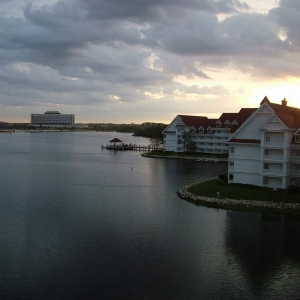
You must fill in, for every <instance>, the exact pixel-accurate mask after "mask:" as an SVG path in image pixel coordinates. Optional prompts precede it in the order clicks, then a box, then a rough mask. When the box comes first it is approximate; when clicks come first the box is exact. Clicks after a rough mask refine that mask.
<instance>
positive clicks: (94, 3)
mask: <svg viewBox="0 0 300 300" xmlns="http://www.w3.org/2000/svg"><path fill="white" fill-rule="evenodd" d="M79 3H81V6H82V7H84V8H85V9H86V10H87V11H88V13H89V15H90V16H92V17H94V18H97V19H101V20H103V19H126V20H131V21H135V22H139V23H140V22H141V23H143V22H153V21H156V22H157V21H160V20H162V19H165V18H166V17H167V18H168V15H169V16H173V17H176V16H177V17H178V16H180V15H181V14H182V13H184V11H185V10H187V9H193V10H203V11H207V12H213V13H229V12H235V11H237V10H246V9H249V6H248V5H247V4H246V3H245V2H242V1H239V0H201V1H197V0H185V1H181V0H152V1H147V0H131V1H122V0H79Z"/></svg>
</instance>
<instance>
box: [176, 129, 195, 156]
mask: <svg viewBox="0 0 300 300" xmlns="http://www.w3.org/2000/svg"><path fill="white" fill-rule="evenodd" d="M178 143H179V144H182V145H183V151H184V152H186V151H190V152H194V151H196V143H195V142H193V141H192V136H191V132H190V131H184V132H182V134H181V139H179V140H178Z"/></svg>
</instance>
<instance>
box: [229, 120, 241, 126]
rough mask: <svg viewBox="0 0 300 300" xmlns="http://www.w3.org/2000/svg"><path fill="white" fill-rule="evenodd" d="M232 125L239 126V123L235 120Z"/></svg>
mask: <svg viewBox="0 0 300 300" xmlns="http://www.w3.org/2000/svg"><path fill="white" fill-rule="evenodd" d="M231 125H239V123H238V122H237V121H236V120H234V121H233V122H232V124H231Z"/></svg>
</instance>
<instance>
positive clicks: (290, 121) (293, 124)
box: [228, 96, 300, 142]
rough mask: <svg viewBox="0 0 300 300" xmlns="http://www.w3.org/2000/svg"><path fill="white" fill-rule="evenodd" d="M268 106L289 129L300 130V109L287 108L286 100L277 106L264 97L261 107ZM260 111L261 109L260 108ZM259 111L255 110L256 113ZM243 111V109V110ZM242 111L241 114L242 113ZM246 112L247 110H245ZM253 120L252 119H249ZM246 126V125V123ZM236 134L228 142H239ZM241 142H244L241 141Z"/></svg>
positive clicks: (240, 128)
mask: <svg viewBox="0 0 300 300" xmlns="http://www.w3.org/2000/svg"><path fill="white" fill-rule="evenodd" d="M264 104H266V105H267V106H269V107H270V108H271V109H272V110H273V111H274V113H275V115H276V116H277V117H278V118H279V119H280V120H281V121H282V122H283V123H284V124H285V125H286V126H287V127H288V128H289V129H294V130H297V129H298V130H299V128H300V109H299V108H295V107H290V106H287V101H286V100H285V99H284V100H283V101H282V105H280V104H275V103H272V102H270V100H269V99H268V97H267V96H265V97H264V99H263V100H262V101H261V103H260V107H261V106H262V105H264ZM258 109H259V108H258ZM258 109H254V110H255V111H256V110H258ZM241 110H242V109H241ZM241 110H240V112H241ZM244 110H245V109H244ZM249 112H250V111H249V109H248V112H246V111H245V115H247V113H249ZM249 119H251V118H249ZM244 125H245V123H244ZM244 125H243V126H241V127H239V130H238V131H240V130H242V127H244ZM235 135H236V134H234V135H233V136H232V137H231V138H230V139H229V140H228V142H237V139H235V138H234V137H235ZM239 141H240V142H241V141H242V140H239Z"/></svg>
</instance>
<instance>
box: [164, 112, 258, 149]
mask: <svg viewBox="0 0 300 300" xmlns="http://www.w3.org/2000/svg"><path fill="white" fill-rule="evenodd" d="M255 110H256V109H255V108H242V109H241V110H240V111H239V112H238V113H223V114H222V115H221V116H220V118H219V119H208V118H207V117H200V116H187V115H178V116H176V117H175V118H174V120H173V121H172V122H171V123H170V124H169V126H167V128H166V129H165V130H164V131H163V135H164V147H165V151H173V152H184V151H185V145H184V143H183V142H182V140H183V139H182V134H183V133H184V132H189V133H190V138H191V141H192V142H193V144H194V146H195V149H194V151H196V152H204V153H217V154H222V153H228V145H227V144H226V141H227V140H228V139H229V137H230V136H231V135H232V134H233V133H234V132H235V131H236V130H237V129H238V128H239V127H240V126H241V124H242V123H243V122H244V121H245V120H246V119H247V118H248V117H249V116H250V115H251V114H252V113H253V112H254V111H255Z"/></svg>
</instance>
